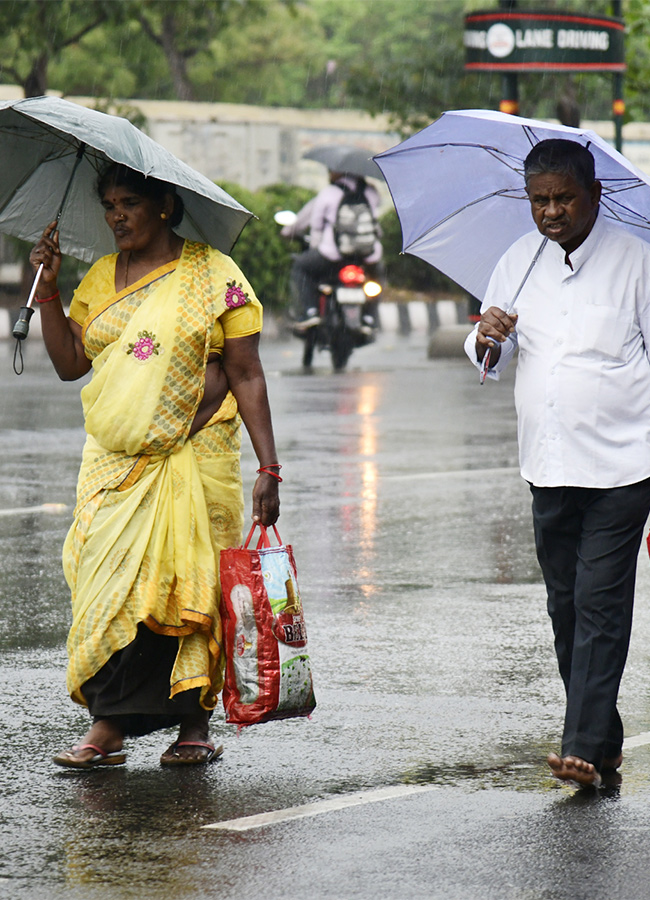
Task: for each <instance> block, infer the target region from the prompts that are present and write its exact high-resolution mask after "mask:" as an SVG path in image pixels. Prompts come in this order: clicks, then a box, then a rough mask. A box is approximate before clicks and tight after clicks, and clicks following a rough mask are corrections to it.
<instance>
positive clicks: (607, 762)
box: [600, 753, 623, 773]
mask: <svg viewBox="0 0 650 900" xmlns="http://www.w3.org/2000/svg"><path fill="white" fill-rule="evenodd" d="M622 762H623V754H622V753H619V754H618V756H610V757H606V758H605V759H603V762H602V765H601V767H600V771H601V772H603V773H604V772H615V771H616V769H618V768H620V765H621V763H622Z"/></svg>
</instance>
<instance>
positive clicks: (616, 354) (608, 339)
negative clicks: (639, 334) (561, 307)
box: [578, 306, 634, 359]
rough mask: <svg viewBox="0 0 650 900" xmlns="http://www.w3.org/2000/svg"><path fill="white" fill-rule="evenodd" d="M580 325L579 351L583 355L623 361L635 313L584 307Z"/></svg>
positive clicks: (607, 307) (609, 307) (623, 310)
mask: <svg viewBox="0 0 650 900" xmlns="http://www.w3.org/2000/svg"><path fill="white" fill-rule="evenodd" d="M581 315H582V321H581V322H579V323H578V330H579V335H580V336H579V338H578V350H579V352H580V353H583V354H595V355H596V356H607V357H610V358H611V359H623V353H624V348H625V345H626V343H627V342H628V340H629V339H630V335H631V333H632V326H633V324H634V313H633V312H632V311H631V310H627V309H615V308H613V307H611V306H584V307H583V308H582V311H581Z"/></svg>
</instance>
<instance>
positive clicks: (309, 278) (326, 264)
mask: <svg viewBox="0 0 650 900" xmlns="http://www.w3.org/2000/svg"><path fill="white" fill-rule="evenodd" d="M329 179H330V183H329V184H328V185H327V187H324V188H323V189H322V190H321V191H320V192H319V193H318V194H317V195H316V196H315V197H314V198H313V199H312V200H310V201H309V203H307V204H306V205H305V206H303V208H302V209H301V210H300V212H299V213H298V215H297V218H296V221H295V222H294V223H293V224H292V225H285V226H284V227H283V229H282V231H281V234H282V236H283V237H285V238H296V237H305V240H306V241H307V243H308V245H309V248H308V249H307V250H305V251H304V252H302V253H299V254H298V255H297V256H296V257H295V258H294V261H293V265H292V268H291V280H290V283H291V292H292V295H293V300H294V305H295V309H296V318H297V320H298V321H297V323H296V325H295V330H296V331H298V332H304V331H306V330H307V329H308V328H312V327H314V326H315V325H319V324H320V316H319V310H318V296H319V291H318V285H319V284H320V283H322V282H323V281H325V282H327V281H328V280H330V279H333V278H337V277H338V271H339V269H340V268H341V265H342V263H343V262H344V261H349V262H356V263H359V264H362V265H363V266H364V267H365V268H366V269H367V270H368V275H369V276H371V277H372V278H374V279H375V280H381V279H382V278H383V274H384V266H383V262H382V257H383V248H382V245H381V241H380V239H379V226H378V225H376V220H377V210H378V208H379V193H378V191H377V190H376V188H374V187H373V186H372V185H371V184H368V183H367V182H366V180H365V178H360V177H357V176H354V175H348V174H346V173H343V172H333V171H330V173H329ZM348 193H354V194H357V195H362V196H363V197H364V198H365V200H366V202H367V204H368V207H369V208H370V212H371V213H372V217H373V219H374V221H375V237H374V240H373V241H372V248H371V250H370V252H369V253H367V254H366V255H364V256H362V257H359V256H356V257H355V258H352V257H350V258H349V259H348V257H344V256H343V255H342V253H341V252H340V249H339V242H338V238H337V215H338V213H339V207H340V205H341V202H342V201H343V199H344V197H345V196H346V194H348ZM376 326H377V302H376V301H368V303H366V305H365V306H364V309H363V318H362V328H363V329H367V330H368V333H369V332H371V331H373V330H374V329H375V328H376Z"/></svg>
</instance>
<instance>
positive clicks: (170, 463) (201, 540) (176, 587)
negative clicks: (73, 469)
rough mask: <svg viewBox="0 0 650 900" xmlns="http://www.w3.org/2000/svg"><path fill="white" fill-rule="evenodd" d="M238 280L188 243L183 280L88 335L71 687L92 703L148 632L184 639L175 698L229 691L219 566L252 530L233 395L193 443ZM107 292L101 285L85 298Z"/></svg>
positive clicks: (101, 319) (108, 316)
mask: <svg viewBox="0 0 650 900" xmlns="http://www.w3.org/2000/svg"><path fill="white" fill-rule="evenodd" d="M232 267H234V264H232V263H231V261H230V260H228V258H227V257H224V256H223V255H222V254H218V251H213V250H211V249H210V248H207V247H204V246H203V245H198V244H190V243H189V242H186V245H185V249H184V251H183V255H182V257H181V260H180V261H179V262H178V265H177V266H175V265H174V264H168V266H166V267H163V269H161V270H157V272H155V273H152V274H151V275H150V276H149V277H148V279H145V280H143V283H139V284H137V285H133V286H131V287H130V288H129V289H128V291H123V292H121V293H119V294H115V295H114V296H111V297H110V298H108V301H107V302H106V303H105V304H103V305H102V308H101V310H100V312H99V313H97V314H95V315H94V316H93V317H92V321H89V322H87V323H86V324H85V326H84V344H85V347H86V348H87V352H88V354H89V355H93V356H94V359H93V370H94V373H93V378H92V380H91V381H90V383H89V384H88V385H86V386H85V387H84V389H83V390H82V402H83V405H84V414H85V419H86V429H87V431H88V432H89V433H88V438H87V441H86V445H85V447H84V453H83V458H82V465H81V471H80V475H79V485H78V492H77V506H76V510H75V519H74V522H73V524H72V527H71V528H70V531H69V533H68V536H67V538H66V541H65V545H64V551H63V562H64V572H65V576H66V579H67V581H68V584H69V586H70V590H71V594H72V611H73V622H72V627H71V630H70V634H69V637H68V655H69V666H68V679H67V681H68V690H69V692H70V695H71V696H72V698H73V699H74V700H75V701H77V702H78V703H81V704H85V698H84V696H83V685H84V683H85V682H86V681H88V680H89V679H90V678H92V676H93V675H95V674H96V673H97V672H98V671H99V669H101V667H102V666H103V665H104V664H105V663H106V662H107V661H108V660H109V659H110V658H111V656H112V655H113V654H114V653H116V651H118V650H121V649H122V648H124V647H126V646H127V645H128V644H130V643H131V642H132V641H133V640H134V639H135V636H136V632H137V629H138V625H139V624H140V623H144V625H146V626H147V627H148V628H149V629H151V630H152V631H154V632H157V633H158V634H162V635H171V636H176V637H177V638H178V654H177V656H176V660H175V663H174V666H173V670H172V674H171V679H170V686H169V696H170V697H173V696H175V695H176V694H178V693H179V692H181V691H186V690H190V689H194V688H200V702H201V705H202V706H203V707H204V708H205V709H212V708H214V706H215V704H216V701H217V694H218V693H219V691H220V690H221V687H222V684H223V654H222V636H221V621H220V617H219V585H218V559H219V552H220V551H221V550H222V549H223V548H225V547H227V546H233V545H234V544H237V543H239V542H240V540H241V533H242V527H243V495H242V485H241V474H240V468H239V456H240V440H241V438H240V420H239V416H238V414H237V406H236V402H235V400H234V397H233V396H232V394H228V396H227V397H226V399H225V401H224V403H223V404H222V406H221V408H220V409H219V411H218V412H217V413H216V414H215V416H213V418H212V419H211V420H210V422H208V424H207V425H206V426H205V427H204V428H202V429H201V430H200V431H198V432H197V433H196V434H194V435H193V436H192V437H191V438H189V439H188V437H187V436H188V433H189V428H190V425H191V422H192V419H193V417H194V415H195V413H196V409H197V407H198V403H199V402H200V399H201V396H202V391H203V379H204V373H205V365H206V362H207V356H208V352H209V339H210V334H211V331H212V327H213V325H214V322H215V321H216V319H217V318H218V317H219V315H221V314H222V313H223V312H224V311H225V309H226V304H225V300H224V293H225V291H224V290H222V289H221V288H220V286H223V285H225V283H226V279H227V277H228V276H232ZM236 271H237V272H238V271H239V270H236ZM91 272H92V270H91ZM99 274H100V275H101V276H102V277H103V274H102V273H101V272H100V273H99ZM87 278H88V276H87ZM104 281H105V279H104ZM82 284H83V283H82ZM215 285H216V287H215ZM93 287H94V286H93V280H92V278H91V279H90V283H88V284H86V285H85V290H87V291H92V290H93Z"/></svg>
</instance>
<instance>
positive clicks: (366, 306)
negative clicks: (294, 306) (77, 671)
mask: <svg viewBox="0 0 650 900" xmlns="http://www.w3.org/2000/svg"><path fill="white" fill-rule="evenodd" d="M295 216H296V214H295V213H293V212H290V211H288V210H283V211H282V212H279V213H276V214H275V221H276V222H277V223H278V224H279V225H283V226H284V225H292V224H293V223H294V222H295ZM333 268H335V266H334V267H333ZM318 291H319V296H318V319H319V320H320V321H319V322H318V323H317V324H314V325H311V326H310V325H309V323H304V324H303V323H298V324H297V325H295V326H294V329H293V333H294V334H295V335H296V336H297V337H299V338H300V339H301V340H302V341H304V349H303V354H302V364H303V367H304V368H305V369H310V368H311V366H312V363H313V358H314V351H315V350H316V349H318V350H319V351H320V350H329V352H330V355H331V357H332V367H333V369H334V371H335V372H341V371H343V369H345V367H346V365H347V363H348V360H349V359H350V356H351V354H352V351H353V350H354V349H355V348H356V347H363V346H364V345H366V344H371V343H372V342H373V341H374V340H375V334H376V331H377V324H376V308H377V302H378V300H379V296H380V294H381V292H382V286H381V284H380V283H379V281H375V280H374V279H373V278H371V277H370V275H369V273H368V271H367V266H364V265H363V264H362V263H359V262H347V261H342V262H341V264H340V266H339V268H338V270H337V271H336V277H332V278H330V279H329V280H328V281H326V282H322V283H321V284H319V286H318Z"/></svg>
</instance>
